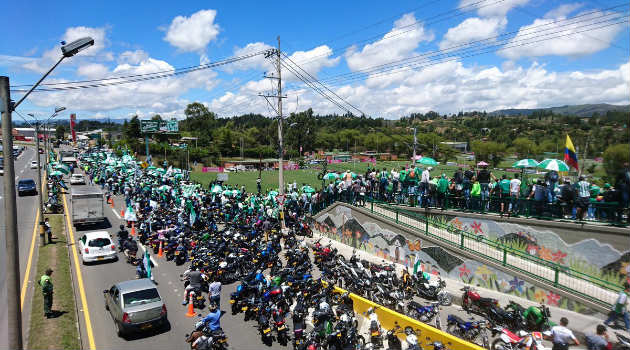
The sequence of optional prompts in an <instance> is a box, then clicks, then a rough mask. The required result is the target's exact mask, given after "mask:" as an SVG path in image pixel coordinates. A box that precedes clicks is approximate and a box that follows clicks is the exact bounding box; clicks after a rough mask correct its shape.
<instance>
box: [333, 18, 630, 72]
mask: <svg viewBox="0 0 630 350" xmlns="http://www.w3.org/2000/svg"><path fill="white" fill-rule="evenodd" d="M625 16H627V15H625ZM620 19H622V17H617V18H612V19H607V20H603V21H600V22H596V23H592V22H591V23H589V24H586V25H582V26H578V27H572V28H570V29H563V30H559V31H556V32H551V33H545V34H543V35H539V36H536V37H532V38H526V39H521V40H516V41H511V42H510V40H512V39H513V38H508V39H503V40H501V41H499V42H496V43H495V44H494V45H485V46H478V47H469V48H465V49H463V50H459V51H453V52H448V49H447V50H440V51H435V52H431V53H427V54H422V55H418V56H414V57H411V58H406V59H403V60H398V61H394V62H390V63H387V64H382V65H378V66H374V67H369V68H366V69H364V70H361V71H356V72H351V73H344V74H339V75H335V76H330V77H327V78H324V79H321V81H322V82H329V83H330V82H342V81H354V80H356V78H362V77H364V76H366V75H369V76H371V77H373V76H380V75H387V74H383V73H384V72H389V71H392V70H396V69H401V68H409V67H414V66H415V65H417V64H419V63H425V62H431V61H438V60H441V59H443V58H445V57H452V56H455V55H461V54H462V53H464V54H467V53H471V52H474V51H475V50H477V51H478V50H484V49H488V48H491V47H499V48H498V49H496V50H491V51H487V52H480V53H477V54H474V55H468V56H466V57H472V56H476V55H478V54H483V53H488V52H495V51H502V50H505V49H509V48H513V47H520V46H525V45H530V44H533V43H537V42H541V41H547V40H552V39H557V38H560V37H566V36H571V35H576V34H581V33H584V32H587V31H590V30H597V29H602V28H605V27H609V26H612V25H617V24H622V23H625V22H627V18H624V19H623V20H620ZM612 21H616V22H612ZM598 24H602V25H601V26H599V27H596V28H590V29H586V30H580V31H577V32H572V33H567V34H563V35H557V36H553V37H550V38H547V39H543V40H534V41H528V40H532V39H536V38H540V37H545V36H549V35H553V34H558V33H562V32H566V31H567V30H575V29H582V28H587V27H591V26H594V25H598ZM545 31H546V30H545ZM541 32H544V31H541ZM531 34H532V33H530V34H528V35H531ZM515 38H518V36H516V37H515ZM484 40H486V39H484ZM518 42H521V44H519V45H514V44H515V43H518ZM506 43H507V44H508V45H509V46H504V47H500V46H501V45H503V44H506ZM441 56H442V57H441ZM422 57H428V58H426V59H423V60H418V59H419V58H422ZM438 63H439V62H438ZM374 72H376V73H374ZM372 73H374V74H372ZM394 73H396V72H394ZM390 74H393V73H390Z"/></svg>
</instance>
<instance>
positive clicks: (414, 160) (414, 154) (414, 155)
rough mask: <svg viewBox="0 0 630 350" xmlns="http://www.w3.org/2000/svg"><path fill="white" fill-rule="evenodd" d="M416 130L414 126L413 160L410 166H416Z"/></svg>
mask: <svg viewBox="0 0 630 350" xmlns="http://www.w3.org/2000/svg"><path fill="white" fill-rule="evenodd" d="M417 130H418V128H416V127H415V126H414V127H413V159H412V160H411V164H413V165H415V164H416V143H418V141H417V139H416V131H417Z"/></svg>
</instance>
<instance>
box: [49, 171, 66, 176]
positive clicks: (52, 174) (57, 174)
mask: <svg viewBox="0 0 630 350" xmlns="http://www.w3.org/2000/svg"><path fill="white" fill-rule="evenodd" d="M48 175H50V176H63V173H62V172H61V171H59V170H55V171H53V172H52V173H50V174H48Z"/></svg>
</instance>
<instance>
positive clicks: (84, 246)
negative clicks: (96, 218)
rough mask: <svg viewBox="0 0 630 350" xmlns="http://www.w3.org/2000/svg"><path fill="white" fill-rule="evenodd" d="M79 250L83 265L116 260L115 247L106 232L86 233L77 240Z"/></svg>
mask: <svg viewBox="0 0 630 350" xmlns="http://www.w3.org/2000/svg"><path fill="white" fill-rule="evenodd" d="M79 249H80V251H81V257H82V259H83V263H84V264H85V263H88V262H94V261H103V260H117V259H118V252H117V251H116V245H115V244H114V242H112V237H111V236H110V235H109V233H108V232H107V231H94V232H87V233H86V234H85V235H83V237H81V239H79Z"/></svg>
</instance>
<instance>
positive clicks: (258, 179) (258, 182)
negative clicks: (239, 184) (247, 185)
mask: <svg viewBox="0 0 630 350" xmlns="http://www.w3.org/2000/svg"><path fill="white" fill-rule="evenodd" d="M261 182H262V180H261V179H260V177H258V178H257V179H256V187H257V188H258V194H260V190H261V188H260V184H261Z"/></svg>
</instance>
